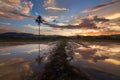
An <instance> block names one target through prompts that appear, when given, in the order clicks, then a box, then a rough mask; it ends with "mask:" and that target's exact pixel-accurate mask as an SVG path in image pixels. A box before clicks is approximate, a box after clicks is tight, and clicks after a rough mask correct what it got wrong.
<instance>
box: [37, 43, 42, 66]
mask: <svg viewBox="0 0 120 80" xmlns="http://www.w3.org/2000/svg"><path fill="white" fill-rule="evenodd" d="M42 59H43V56H40V43H39V44H38V56H37V58H36V62H37V63H38V64H40V63H41V61H42Z"/></svg>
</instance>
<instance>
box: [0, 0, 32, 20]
mask: <svg viewBox="0 0 120 80" xmlns="http://www.w3.org/2000/svg"><path fill="white" fill-rule="evenodd" d="M32 7H33V3H32V2H31V1H26V0H23V2H21V0H1V1H0V17H2V18H9V19H17V20H21V19H23V18H25V17H30V18H33V17H34V16H32V15H30V14H29V12H30V10H31V9H32Z"/></svg>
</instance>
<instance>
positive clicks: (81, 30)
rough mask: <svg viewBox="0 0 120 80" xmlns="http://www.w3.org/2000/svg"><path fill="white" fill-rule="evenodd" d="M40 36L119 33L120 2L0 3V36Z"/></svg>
mask: <svg viewBox="0 0 120 80" xmlns="http://www.w3.org/2000/svg"><path fill="white" fill-rule="evenodd" d="M38 15H40V16H42V18H43V19H44V20H45V21H46V22H44V24H41V26H40V33H41V34H42V35H62V36H75V35H83V36H88V35H89V36H99V35H113V34H120V0H0V33H6V32H24V33H32V34H38V25H37V23H36V22H35V20H36V18H37V16H38Z"/></svg>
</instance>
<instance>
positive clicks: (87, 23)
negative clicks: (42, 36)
mask: <svg viewBox="0 0 120 80" xmlns="http://www.w3.org/2000/svg"><path fill="white" fill-rule="evenodd" d="M44 24H45V25H48V26H50V27H53V28H63V29H97V26H96V25H95V23H93V22H92V20H89V19H82V20H81V23H80V24H79V25H67V24H65V25H63V24H64V23H63V24H62V23H61V24H62V25H57V24H49V23H44Z"/></svg>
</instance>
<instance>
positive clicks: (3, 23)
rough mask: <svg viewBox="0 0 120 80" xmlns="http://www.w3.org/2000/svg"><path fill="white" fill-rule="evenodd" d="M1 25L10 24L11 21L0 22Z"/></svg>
mask: <svg viewBox="0 0 120 80" xmlns="http://www.w3.org/2000/svg"><path fill="white" fill-rule="evenodd" d="M0 24H1V25H11V23H8V22H0Z"/></svg>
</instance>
